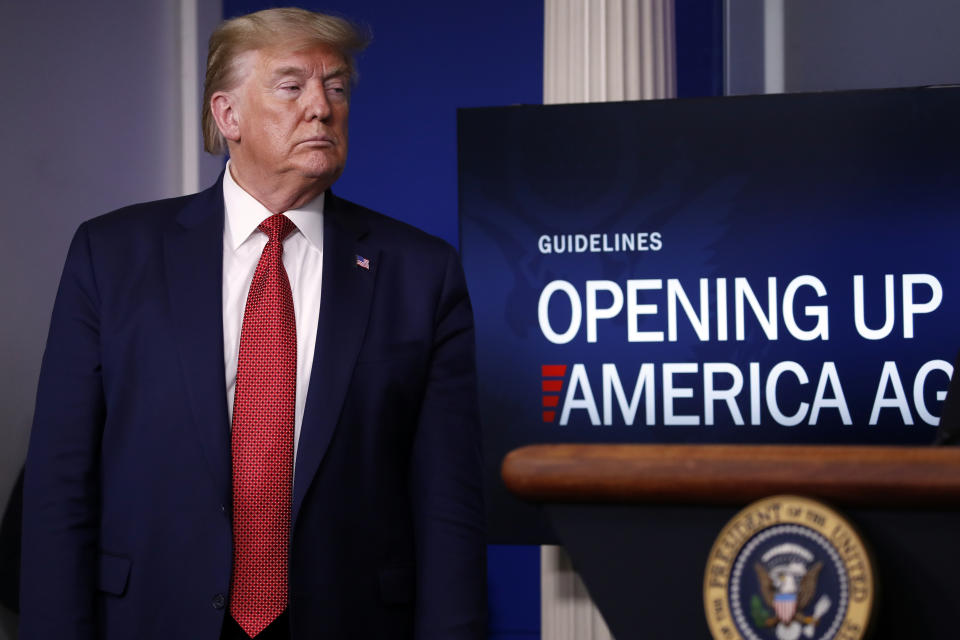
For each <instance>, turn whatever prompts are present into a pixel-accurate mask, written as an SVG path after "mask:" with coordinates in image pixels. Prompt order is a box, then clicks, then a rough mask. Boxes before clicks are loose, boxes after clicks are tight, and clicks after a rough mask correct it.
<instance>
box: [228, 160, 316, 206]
mask: <svg viewBox="0 0 960 640" xmlns="http://www.w3.org/2000/svg"><path fill="white" fill-rule="evenodd" d="M228 166H229V170H230V175H231V176H233V180H234V182H236V183H237V185H239V186H240V188H241V189H243V190H244V191H246V192H247V193H249V194H250V195H251V196H253V197H254V198H256V200H257V201H258V202H259V203H260V204H262V205H263V206H264V207H266V208H267V210H268V211H270V212H271V213H283V212H284V211H289V210H291V209H298V208H300V207H302V206H303V205H305V204H307V203H308V202H310V201H311V200H313V199H314V198H316V197H317V196H319V195H320V194H321V193H323V192H324V191H326V190H327V187H329V186H330V185H328V184H325V183H324V182H322V181H317V180H310V179H307V178H303V177H301V176H294V175H289V177H281V178H279V179H278V178H276V177H268V176H266V175H262V174H259V173H258V172H256V171H255V170H254V171H252V172H251V171H249V170H247V169H246V168H245V167H243V166H242V165H238V163H237V162H235V161H234V160H231V161H230V164H229V165H228Z"/></svg>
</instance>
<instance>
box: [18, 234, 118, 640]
mask: <svg viewBox="0 0 960 640" xmlns="http://www.w3.org/2000/svg"><path fill="white" fill-rule="evenodd" d="M98 308H99V297H98V292H97V287H96V279H95V277H94V272H93V266H92V263H91V258H90V247H89V240H88V235H87V233H86V227H85V226H81V228H80V229H79V230H78V231H77V234H76V235H75V236H74V239H73V243H72V244H71V247H70V251H69V253H68V256H67V261H66V266H65V267H64V272H63V276H62V278H61V282H60V289H59V291H58V293H57V298H56V302H55V304H54V310H53V317H52V320H51V325H50V333H49V336H48V338H47V346H46V351H45V353H44V358H43V365H42V367H41V372H40V382H39V387H38V392H37V403H36V410H35V412H34V421H33V430H32V432H31V436H30V448H29V452H28V456H27V465H26V478H25V483H24V515H23V551H22V554H23V555H22V571H21V595H20V598H21V599H20V605H21V618H20V636H19V637H20V638H21V640H41V639H42V640H48V639H50V638H57V639H58V640H86V639H92V638H94V637H95V633H96V620H95V618H94V594H95V588H96V566H95V565H96V557H97V540H98V528H99V511H98V507H97V504H98V498H99V480H98V476H99V468H98V451H99V443H100V439H101V433H102V429H103V424H104V417H105V409H104V400H103V387H102V383H101V368H100V359H99V342H100V341H99V335H100V333H99V320H98Z"/></svg>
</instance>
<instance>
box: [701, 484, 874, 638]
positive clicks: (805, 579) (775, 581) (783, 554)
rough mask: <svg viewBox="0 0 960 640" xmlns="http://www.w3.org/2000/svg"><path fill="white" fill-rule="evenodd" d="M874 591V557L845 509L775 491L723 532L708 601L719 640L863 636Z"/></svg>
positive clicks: (707, 579)
mask: <svg viewBox="0 0 960 640" xmlns="http://www.w3.org/2000/svg"><path fill="white" fill-rule="evenodd" d="M874 591H875V588H874V570H873V566H872V564H871V560H870V556H869V554H868V553H867V549H866V547H865V546H864V544H863V541H862V540H861V539H860V537H859V536H858V535H857V532H856V531H855V530H854V528H853V527H852V526H851V525H850V523H849V522H847V520H846V519H845V518H844V517H843V516H841V515H840V514H838V513H837V512H836V511H834V510H832V509H830V508H829V507H827V506H826V505H824V504H822V503H820V502H817V501H815V500H810V499H808V498H801V497H797V496H774V497H771V498H766V499H764V500H760V501H758V502H754V503H753V504H751V505H750V506H748V507H747V508H745V509H744V510H743V511H741V512H740V513H738V514H737V515H736V516H734V518H733V519H732V520H730V522H728V523H727V525H726V526H725V527H724V528H723V530H722V531H721V532H720V535H719V536H718V537H717V540H716V542H714V544H713V548H712V549H711V550H710V557H709V559H708V561H707V569H706V572H705V574H704V578H703V606H704V610H705V612H706V615H707V625H708V626H709V627H710V632H711V633H712V634H713V637H714V638H715V639H716V640H801V639H804V640H806V639H810V640H859V639H860V638H863V637H864V634H865V633H866V632H867V627H868V626H869V622H870V617H871V614H872V611H873V599H874Z"/></svg>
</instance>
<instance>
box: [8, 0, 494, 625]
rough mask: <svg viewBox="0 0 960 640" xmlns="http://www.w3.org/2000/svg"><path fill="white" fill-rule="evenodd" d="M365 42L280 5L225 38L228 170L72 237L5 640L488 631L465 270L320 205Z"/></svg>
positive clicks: (398, 228)
mask: <svg viewBox="0 0 960 640" xmlns="http://www.w3.org/2000/svg"><path fill="white" fill-rule="evenodd" d="M364 44H365V43H364V41H363V38H361V37H360V36H359V35H358V33H357V31H356V30H355V29H354V28H353V27H352V26H351V25H350V24H349V23H347V22H345V21H343V20H340V19H338V18H332V17H329V16H324V15H320V14H315V13H311V12H306V11H302V10H297V9H282V10H280V9H278V10H269V11H265V12H259V13H257V14H251V15H249V16H243V17H241V18H237V19H234V20H231V21H228V22H226V23H224V24H223V25H221V26H220V27H219V28H218V30H217V31H216V32H215V33H214V35H213V36H212V38H211V43H210V52H209V57H208V70H207V80H206V82H207V84H206V91H205V97H204V101H205V104H204V125H205V128H204V136H205V140H206V144H207V148H208V150H211V151H215V152H216V151H220V150H222V147H223V146H224V145H226V147H228V149H229V153H230V162H229V163H228V165H227V168H226V171H225V173H224V175H223V176H221V179H220V180H219V181H218V182H217V184H215V185H214V186H213V187H211V188H210V189H208V190H206V191H204V192H201V193H199V194H196V195H192V196H186V197H182V198H176V199H172V200H164V201H158V202H152V203H146V204H140V205H134V206H132V207H128V208H125V209H121V210H119V211H116V212H113V213H110V214H107V215H105V216H101V217H99V218H95V219H93V220H91V221H89V222H86V223H84V224H83V225H82V226H81V227H80V229H79V230H78V231H77V234H76V236H75V237H74V240H73V243H72V245H71V247H70V251H69V254H68V256H67V261H66V266H65V268H64V273H63V277H62V280H61V283H60V289H59V292H58V294H57V300H56V304H55V307H54V312H53V317H52V322H51V328H50V334H49V337H48V341H47V348H46V353H45V355H44V362H43V367H42V372H41V379H40V385H39V390H38V397H37V407H36V414H35V418H34V426H33V431H32V434H31V442H30V451H29V454H28V460H27V472H26V482H25V507H24V547H23V571H22V575H23V577H22V583H21V611H22V615H21V631H20V638H21V639H22V640H40V639H43V640H50V639H53V638H56V639H57V640H70V639H78V640H79V639H84V640H88V639H93V638H108V639H124V640H129V639H133V638H136V639H138V640H144V639H149V638H158V639H159V638H163V639H164V640H169V639H188V638H189V639H191V640H193V639H199V640H203V639H210V640H215V639H216V638H222V639H227V638H247V637H257V638H281V637H282V638H293V639H294V640H301V639H306V638H331V639H332V638H336V639H341V638H365V639H366V638H444V639H448V638H482V637H484V635H485V632H484V626H485V625H484V618H485V586H484V578H483V576H484V570H485V558H484V552H485V536H484V519H483V504H482V494H481V478H480V460H479V455H480V454H479V435H478V423H477V407H476V390H475V373H474V358H473V321H472V314H471V310H470V303H469V299H468V297H467V291H466V287H465V283H464V279H463V274H462V272H461V268H460V265H459V260H458V259H457V257H456V254H455V253H454V251H453V249H452V248H451V247H449V246H448V245H447V244H445V243H444V242H442V241H440V240H438V239H435V238H432V237H430V236H428V235H426V234H424V233H422V232H420V231H417V230H416V229H413V228H411V227H409V226H407V225H404V224H402V223H400V222H397V221H394V220H391V219H389V218H386V217H384V216H382V215H380V214H377V213H375V212H373V211H370V210H368V209H365V208H363V207H360V206H358V205H354V204H352V203H349V202H346V201H344V200H342V199H340V198H337V197H336V196H334V195H333V194H332V193H331V192H330V190H329V187H330V186H331V184H332V183H333V182H334V181H335V180H336V179H337V177H339V175H340V173H341V171H342V169H343V165H344V162H345V159H346V151H347V115H348V110H349V93H350V87H351V79H352V76H353V54H354V53H355V52H356V51H359V50H360V49H361V48H362V46H363V45H364ZM321 296H322V302H321Z"/></svg>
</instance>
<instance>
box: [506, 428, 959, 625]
mask: <svg viewBox="0 0 960 640" xmlns="http://www.w3.org/2000/svg"><path fill="white" fill-rule="evenodd" d="M502 474H503V480H504V482H505V484H506V486H507V488H509V489H510V490H511V491H512V492H513V493H514V494H516V495H517V496H518V497H520V498H522V499H524V500H527V501H530V502H536V503H539V504H541V505H542V508H543V509H544V510H545V512H546V515H547V517H548V520H549V522H550V524H551V526H552V527H553V528H554V531H555V533H556V535H557V537H558V539H559V540H560V541H561V543H562V544H563V545H564V547H565V548H566V549H567V552H568V553H569V554H570V556H571V559H572V561H573V564H574V567H575V568H576V569H577V571H578V572H579V573H580V575H581V577H582V578H583V580H584V583H585V584H586V586H587V588H588V589H589V591H590V594H591V596H592V597H593V599H594V601H595V602H596V604H597V606H598V607H599V609H600V611H601V612H602V613H603V615H604V618H605V620H606V622H607V624H608V626H609V627H610V630H611V632H612V633H613V635H614V636H615V637H616V638H623V639H628V640H634V639H638V640H642V639H644V638H650V639H660V638H680V639H687V638H690V639H696V638H709V637H710V633H709V630H708V628H707V623H706V619H705V615H704V611H703V579H704V569H705V567H706V563H707V557H708V554H709V552H710V549H711V546H712V545H713V542H714V540H715V539H716V537H717V536H718V534H719V533H720V531H721V529H723V527H724V525H725V524H726V523H727V521H728V520H730V518H732V517H733V516H734V515H735V514H736V513H737V512H738V511H739V510H740V509H741V508H742V507H744V506H746V505H747V504H748V503H750V502H753V501H755V500H758V499H761V498H765V497H768V496H771V495H775V494H792V495H799V496H805V497H808V498H813V499H817V500H821V501H823V502H825V503H827V504H829V505H831V506H832V507H833V508H834V509H836V510H837V511H840V512H841V513H843V514H844V515H845V516H846V517H847V519H849V520H850V521H851V523H852V524H853V525H854V527H856V528H857V529H858V531H859V533H860V536H861V537H862V538H863V539H864V541H865V542H866V543H867V545H868V546H869V548H870V550H871V552H872V555H873V564H874V567H875V569H876V582H877V595H876V598H875V600H874V609H875V617H874V620H873V622H872V624H871V629H872V633H871V634H870V636H869V637H871V638H880V639H883V638H898V639H899V638H910V639H913V638H924V639H926V638H930V639H938V638H960V616H958V615H957V609H958V608H960V448H934V447H926V448H924V447H892V446H890V447H888V446H806V445H804V446H800V445H572V444H571V445H534V446H528V447H523V448H521V449H517V450H515V451H512V452H511V453H510V454H509V455H507V457H506V458H505V459H504V462H503V468H502Z"/></svg>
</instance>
